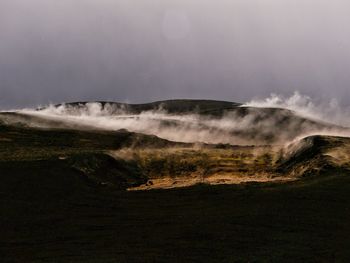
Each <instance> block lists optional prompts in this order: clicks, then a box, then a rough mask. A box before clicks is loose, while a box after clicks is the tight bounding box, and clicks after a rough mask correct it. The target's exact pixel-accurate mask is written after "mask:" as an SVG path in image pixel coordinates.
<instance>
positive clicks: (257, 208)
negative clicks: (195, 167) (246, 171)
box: [0, 161, 350, 262]
mask: <svg viewBox="0 0 350 263" xmlns="http://www.w3.org/2000/svg"><path fill="white" fill-rule="evenodd" d="M0 169H1V181H2V183H1V185H0V193H1V201H0V204H1V205H0V207H1V210H0V211H1V214H2V216H1V218H0V225H1V239H0V254H1V255H2V257H1V259H2V262H348V260H349V259H350V257H349V256H350V255H349V250H348V247H349V246H350V238H349V234H350V226H349V222H350V210H349V202H350V191H349V190H350V188H349V187H350V177H349V176H348V175H345V174H337V173H334V174H332V175H331V176H330V177H322V178H319V179H318V180H304V181H300V182H296V183H289V184H284V185H280V184H276V185H274V184H265V185H255V184H248V185H232V186H211V187H208V186H205V185H202V186H196V187H189V188H183V189H173V190H159V191H140V192H125V191H115V190H112V189H109V188H106V187H103V186H96V185H95V184H89V183H88V182H87V181H85V180H84V178H82V177H80V176H79V175H78V174H76V173H75V172H73V171H72V170H70V169H69V168H68V167H60V166H58V165H57V163H55V162H40V161H37V162H34V163H27V162H20V161H18V162H15V163H0Z"/></svg>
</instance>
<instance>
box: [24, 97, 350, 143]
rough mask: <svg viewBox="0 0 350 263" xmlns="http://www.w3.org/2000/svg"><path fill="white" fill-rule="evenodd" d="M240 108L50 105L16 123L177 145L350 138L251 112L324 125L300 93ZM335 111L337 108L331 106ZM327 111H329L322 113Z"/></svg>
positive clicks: (344, 131)
mask: <svg viewBox="0 0 350 263" xmlns="http://www.w3.org/2000/svg"><path fill="white" fill-rule="evenodd" d="M245 106H246V107H243V108H241V107H237V108H236V109H232V110H229V111H227V112H225V113H224V114H223V116H221V117H213V116H209V115H200V114H195V113H193V114H169V113H168V112H166V111H165V110H164V109H162V108H159V109H155V110H152V111H143V112H141V113H137V114H135V113H131V111H130V110H128V109H126V107H125V106H123V105H117V104H112V103H111V104H108V103H107V104H105V105H102V104H101V103H87V104H78V105H74V106H73V105H71V104H67V105H64V104H63V105H61V106H58V107H57V106H49V107H47V108H45V109H42V110H40V111H36V110H21V111H19V112H20V113H22V115H25V116H28V117H30V118H28V119H25V118H22V119H21V120H20V121H21V122H26V123H25V124H26V125H28V126H31V127H41V128H74V129H102V130H112V131H116V130H120V129H127V130H129V131H131V132H138V133H144V134H149V135H156V136H158V137H160V138H164V139H168V140H171V141H178V142H204V143H213V144H217V143H227V144H235V145H239V144H240V145H242V144H244V145H252V144H271V143H272V144H285V143H288V142H290V141H293V140H295V139H296V138H299V137H303V136H307V135H315V134H325V135H341V136H348V135H349V134H350V133H349V129H343V128H340V127H336V126H334V127H333V126H331V125H325V124H323V123H319V122H315V121H310V120H307V119H305V118H301V117H299V116H298V115H295V114H293V113H292V112H290V111H287V110H277V109H275V110H273V109H272V110H271V109H261V108H254V107H268V108H271V107H278V108H288V109H292V110H295V111H297V112H300V113H301V114H303V115H306V116H311V117H314V118H315V117H317V118H319V119H323V120H325V121H326V119H324V118H321V117H320V116H321V115H316V114H319V113H318V112H317V110H318V108H319V106H315V104H313V103H312V101H311V99H310V98H309V97H305V96H301V95H300V94H299V93H295V94H294V95H293V96H292V97H291V98H287V99H283V98H282V97H279V96H276V95H273V96H271V98H268V99H265V100H263V101H252V102H250V103H247V104H246V105H245ZM247 106H254V107H247ZM334 108H337V107H336V105H335V104H334ZM332 110H333V108H331V109H330V110H329V111H327V110H326V111H325V112H331V111H332ZM322 114H323V113H322ZM322 116H325V115H322ZM333 119H334V118H333ZM327 120H328V119H327Z"/></svg>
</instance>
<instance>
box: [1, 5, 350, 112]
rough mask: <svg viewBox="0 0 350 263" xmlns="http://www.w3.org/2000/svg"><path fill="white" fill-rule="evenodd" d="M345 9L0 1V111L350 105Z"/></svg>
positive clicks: (348, 19)
mask: <svg viewBox="0 0 350 263" xmlns="http://www.w3.org/2000/svg"><path fill="white" fill-rule="evenodd" d="M349 9H350V3H349V1H345V0H334V1H326V0H264V1H263V0H217V1H209V0H187V1H184V0H165V1H164V0H140V1H136V2H133V1H126V0H115V1H112V0H101V1H97V0H75V1H68V0H60V1H55V0H31V1H27V0H1V1H0V36H1V41H0V109H9V108H21V107H29V106H32V107H34V106H36V105H38V104H48V103H50V102H52V103H60V102H69V101H96V100H108V101H120V102H133V103H139V102H148V101H154V100H162V99H169V98H207V99H221V100H222V99H224V100H229V101H236V102H245V101H250V100H251V99H252V98H264V97H267V96H269V95H270V94H271V93H276V94H281V95H282V96H286V97H288V96H291V95H293V92H294V90H299V91H300V92H301V93H302V94H307V95H308V96H310V97H312V98H314V99H316V100H320V101H330V100H331V99H332V98H335V99H336V100H337V101H338V104H339V105H340V106H341V107H343V106H348V105H350V99H349V96H348V89H349V87H348V83H349V81H350V74H348V69H349V66H350V28H349V27H348V25H349V24H350V17H349V15H348V10H349Z"/></svg>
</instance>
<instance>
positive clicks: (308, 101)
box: [243, 91, 350, 126]
mask: <svg viewBox="0 0 350 263" xmlns="http://www.w3.org/2000/svg"><path fill="white" fill-rule="evenodd" d="M243 106H248V107H260V108H284V109H289V110H292V111H295V112H297V113H299V114H301V115H302V116H305V117H308V118H312V119H318V120H322V121H324V122H328V123H334V124H337V125H340V126H350V109H344V108H341V107H340V106H339V103H338V100H337V99H331V100H330V101H329V102H320V103H316V102H315V101H314V100H313V99H312V98H310V97H309V96H306V95H302V94H300V93H299V92H298V91H296V92H294V94H293V95H292V96H290V97H285V96H282V95H277V94H274V93H273V94H271V95H270V97H268V98H265V99H261V100H259V99H258V100H252V101H250V102H247V103H245V104H244V105H243Z"/></svg>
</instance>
